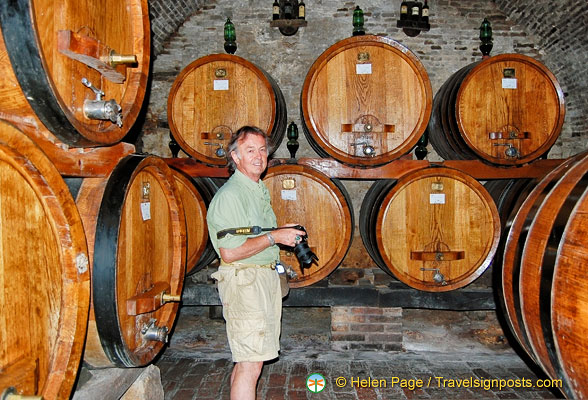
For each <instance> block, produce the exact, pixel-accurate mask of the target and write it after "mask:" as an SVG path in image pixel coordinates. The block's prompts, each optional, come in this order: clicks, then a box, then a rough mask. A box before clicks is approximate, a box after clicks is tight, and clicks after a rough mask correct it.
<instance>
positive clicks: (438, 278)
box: [421, 268, 447, 286]
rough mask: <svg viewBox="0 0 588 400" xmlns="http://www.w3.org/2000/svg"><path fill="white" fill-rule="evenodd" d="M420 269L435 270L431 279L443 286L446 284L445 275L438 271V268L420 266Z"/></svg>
mask: <svg viewBox="0 0 588 400" xmlns="http://www.w3.org/2000/svg"><path fill="white" fill-rule="evenodd" d="M421 271H435V274H434V275H433V281H435V282H436V283H439V284H441V285H443V286H445V285H447V282H446V281H445V276H443V274H442V273H441V271H439V268H421Z"/></svg>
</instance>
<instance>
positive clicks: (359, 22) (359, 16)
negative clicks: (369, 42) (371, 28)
mask: <svg viewBox="0 0 588 400" xmlns="http://www.w3.org/2000/svg"><path fill="white" fill-rule="evenodd" d="M359 35H365V30H364V29H363V10H362V9H361V8H359V6H356V7H355V10H353V36H359Z"/></svg>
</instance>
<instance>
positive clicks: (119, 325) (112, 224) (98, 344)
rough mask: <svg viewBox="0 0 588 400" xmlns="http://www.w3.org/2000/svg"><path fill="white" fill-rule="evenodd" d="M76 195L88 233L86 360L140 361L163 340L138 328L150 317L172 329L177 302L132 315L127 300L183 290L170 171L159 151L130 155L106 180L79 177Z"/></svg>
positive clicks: (178, 206) (180, 215) (176, 196)
mask: <svg viewBox="0 0 588 400" xmlns="http://www.w3.org/2000/svg"><path fill="white" fill-rule="evenodd" d="M147 186H148V189H147V190H148V194H147V195H146V194H145V192H144V190H145V188H146V187H147ZM147 197H148V202H149V204H150V205H151V204H153V207H151V208H150V216H149V218H148V219H145V220H143V219H144V218H146V217H147V214H143V213H142V211H144V210H143V208H142V206H141V205H140V204H141V203H144V202H147ZM77 202H78V208H79V209H80V212H81V213H82V218H83V221H84V227H85V229H86V232H87V235H88V238H89V239H88V241H89V243H90V238H91V239H92V242H91V244H90V245H91V247H92V258H91V260H92V264H91V267H92V309H91V313H90V320H89V324H88V338H87V341H86V349H85V353H84V360H85V361H86V362H87V363H88V364H89V365H91V366H93V367H112V366H118V367H136V366H144V365H146V364H148V363H150V362H151V361H152V360H153V359H154V358H155V357H156V356H157V354H158V353H159V352H161V351H162V349H163V345H164V343H163V342H161V341H155V340H149V339H144V338H143V337H142V335H141V332H140V331H141V329H142V328H143V327H145V326H146V325H149V323H150V322H151V320H153V319H155V320H156V326H157V327H160V328H162V329H164V328H167V329H168V330H171V328H172V326H173V323H174V321H175V317H176V314H177V309H178V304H177V303H176V302H168V303H165V304H163V305H161V306H160V307H159V304H157V305H156V306H155V307H154V308H153V307H152V309H151V308H148V310H147V311H145V312H141V313H138V314H137V315H135V314H134V313H131V312H129V301H131V300H132V299H134V298H137V297H138V296H139V297H140V296H142V295H145V294H146V293H148V292H149V291H150V290H151V288H154V287H159V285H163V286H164V287H165V292H166V293H167V294H171V295H181V292H182V287H183V280H184V274H185V261H186V247H185V246H186V241H185V239H186V233H185V229H186V228H185V216H184V211H183V207H182V203H181V200H180V193H179V191H178V189H177V187H176V185H175V183H174V178H173V175H172V172H171V170H170V169H169V167H167V165H166V164H165V162H164V161H163V160H161V159H159V158H157V157H145V156H138V155H133V156H128V157H126V158H125V159H123V160H122V161H121V162H120V163H119V164H118V165H117V167H116V168H115V169H114V171H113V172H112V174H111V175H110V177H108V178H107V179H103V178H91V179H86V180H84V183H83V184H82V186H81V188H80V192H79V193H78V196H77ZM155 295H156V297H157V295H159V292H158V293H156V294H155ZM152 297H153V296H147V298H152ZM154 298H155V297H154ZM138 302H139V300H137V304H138ZM137 309H139V305H137Z"/></svg>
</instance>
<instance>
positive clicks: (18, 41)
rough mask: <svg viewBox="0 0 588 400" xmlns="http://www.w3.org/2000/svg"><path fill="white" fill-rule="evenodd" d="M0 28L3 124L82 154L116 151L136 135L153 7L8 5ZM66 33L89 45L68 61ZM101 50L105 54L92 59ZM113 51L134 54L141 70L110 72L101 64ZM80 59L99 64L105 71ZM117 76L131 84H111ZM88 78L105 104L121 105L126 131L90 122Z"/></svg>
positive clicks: (137, 0)
mask: <svg viewBox="0 0 588 400" xmlns="http://www.w3.org/2000/svg"><path fill="white" fill-rule="evenodd" d="M47 9H51V10H52V12H51V13H48V12H46V10H47ZM0 26H1V28H2V29H1V30H2V33H1V37H0V59H1V60H3V61H2V62H0V72H1V73H2V76H3V77H5V78H3V80H2V82H0V93H2V96H0V97H1V100H0V113H1V114H2V117H3V118H6V119H9V120H10V121H11V122H12V123H14V124H15V125H17V126H19V128H21V129H22V130H23V132H25V133H27V134H28V135H30V136H31V137H34V136H35V135H37V133H36V131H38V130H44V131H45V132H46V135H48V136H52V137H54V138H57V140H59V141H62V142H63V143H65V144H67V145H70V146H75V147H92V146H100V145H105V144H113V143H116V142H118V141H120V140H121V139H122V138H123V137H124V136H125V135H126V134H127V133H128V132H129V130H130V128H131V127H132V126H133V125H134V123H135V121H136V119H137V117H138V115H139V112H140V110H141V107H142V103H143V99H144V96H145V91H146V87H147V79H148V73H149V66H150V28H149V15H148V12H147V1H146V0H127V1H123V2H116V3H115V2H103V1H92V2H89V3H86V4H85V7H78V6H76V2H75V1H74V0H68V1H59V2H56V1H54V0H34V1H33V0H17V1H11V2H2V5H0ZM60 31H64V32H70V35H72V36H75V37H78V38H81V39H82V40H81V41H80V42H76V43H78V44H79V43H83V45H79V46H77V47H76V46H75V45H73V46H72V47H67V48H66V50H65V51H66V52H67V50H70V51H71V52H70V53H69V54H70V55H69V56H68V55H66V54H65V53H64V52H62V51H60V50H58V48H59V47H60V45H59V43H60V39H59V32H60ZM96 48H100V49H101V53H100V54H94V53H93V51H95V49H96ZM110 50H113V51H115V52H116V53H118V54H130V55H135V56H136V58H137V63H136V65H130V66H129V67H124V66H118V67H114V68H113V67H110V66H106V67H104V66H103V64H104V61H103V60H101V58H102V57H103V56H107V55H108V54H106V53H108V52H109V51H110ZM104 52H106V53H105V54H102V53H104ZM76 57H77V58H76ZM80 60H92V62H91V63H92V64H93V65H95V66H96V65H97V66H96V68H99V67H98V66H100V67H101V68H102V71H103V72H98V70H97V69H93V68H88V65H87V64H86V63H84V62H82V61H80ZM114 75H116V76H117V77H119V78H121V79H123V80H124V81H123V82H113V81H111V80H109V79H108V77H112V76H114ZM84 77H85V78H87V79H88V80H89V81H90V82H91V83H92V84H93V85H94V86H95V87H97V88H98V89H100V90H102V91H103V92H104V93H105V96H104V97H103V100H110V99H114V100H115V101H116V102H117V104H119V105H120V106H121V108H122V121H123V126H122V127H118V126H117V125H116V124H114V123H112V122H111V121H109V120H107V121H104V120H93V119H88V118H87V117H86V116H85V115H84V112H83V108H84V101H85V100H86V99H89V100H94V99H95V98H96V95H95V94H94V93H93V92H92V91H91V90H90V89H89V88H87V87H85V86H84V85H83V84H82V78H84ZM103 78H106V79H103ZM54 140H55V139H54Z"/></svg>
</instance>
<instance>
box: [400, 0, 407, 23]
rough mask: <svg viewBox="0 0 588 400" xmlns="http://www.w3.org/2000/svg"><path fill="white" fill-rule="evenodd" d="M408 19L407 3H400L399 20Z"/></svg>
mask: <svg viewBox="0 0 588 400" xmlns="http://www.w3.org/2000/svg"><path fill="white" fill-rule="evenodd" d="M407 19H408V1H403V2H402V3H400V20H401V21H406V20H407Z"/></svg>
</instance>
